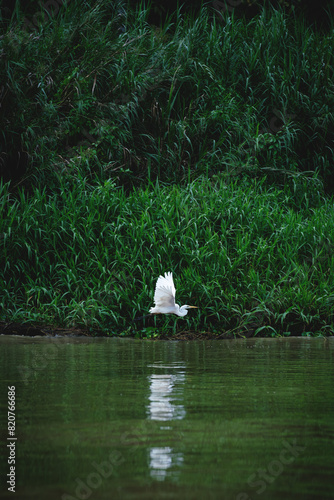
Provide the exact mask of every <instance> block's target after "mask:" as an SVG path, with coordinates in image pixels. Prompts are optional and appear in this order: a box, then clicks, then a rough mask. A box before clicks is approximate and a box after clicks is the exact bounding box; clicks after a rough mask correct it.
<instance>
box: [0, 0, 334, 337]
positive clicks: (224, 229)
mask: <svg viewBox="0 0 334 500" xmlns="http://www.w3.org/2000/svg"><path fill="white" fill-rule="evenodd" d="M17 5H18V4H17ZM80 6H81V7H80V8H79V3H78V2H76V1H74V0H73V1H72V2H69V3H68V4H67V5H66V7H65V5H60V4H59V8H58V10H57V9H56V10H55V11H53V12H45V10H44V17H43V16H37V17H36V16H31V17H29V18H28V17H27V15H26V14H24V13H23V12H22V11H20V9H19V8H17V10H16V12H15V16H13V18H12V21H11V22H10V23H9V24H3V25H2V26H3V27H4V32H3V36H2V37H1V39H0V44H1V46H0V47H1V48H0V50H1V52H0V54H1V65H0V78H1V82H2V87H1V107H2V114H1V117H0V128H1V142H2V153H1V157H0V168H1V173H2V175H3V178H4V180H5V181H8V180H9V179H12V181H11V182H8V183H5V184H3V185H2V186H1V191H0V209H1V218H0V236H1V248H0V260H1V262H3V263H4V265H3V266H1V269H0V275H1V276H0V320H2V321H6V322H11V321H20V322H23V321H30V322H39V323H52V324H55V325H79V326H86V327H88V328H90V329H91V331H97V330H100V331H101V330H102V331H104V332H110V333H120V332H123V333H125V334H133V333H134V332H135V331H138V330H139V331H140V330H141V331H142V334H144V335H145V334H146V335H148V334H149V332H152V330H150V329H147V328H146V329H145V327H144V326H143V325H142V323H140V322H138V323H137V322H136V323H131V321H132V320H133V319H134V317H135V316H136V315H140V314H141V313H145V312H147V311H148V309H149V307H150V306H151V305H152V299H153V291H154V285H155V280H156V278H157V277H158V275H159V274H161V273H163V272H165V271H173V272H174V275H175V284H176V288H177V299H178V302H179V303H190V304H194V305H198V306H200V309H199V310H198V312H196V313H192V314H191V313H190V314H189V315H188V316H187V317H186V318H185V319H184V320H178V321H179V322H178V323H177V322H176V320H175V318H170V317H167V318H165V317H160V318H156V319H155V320H154V323H155V324H156V325H157V326H158V327H159V328H162V329H163V330H166V329H167V330H168V329H172V330H173V329H174V330H175V328H176V325H179V326H178V328H185V329H192V330H194V329H197V330H204V331H211V332H212V331H213V332H218V331H222V330H227V329H228V330H231V331H232V332H234V333H235V334H241V335H243V334H245V333H246V332H247V333H249V332H252V333H253V334H263V333H266V334H269V335H275V334H277V333H279V334H286V335H287V334H290V333H299V334H307V333H310V332H313V333H315V332H321V333H324V334H331V333H333V314H334V310H333V305H334V279H333V278H334V276H333V271H334V257H333V252H332V248H333V244H334V230H333V224H332V221H333V215H334V214H333V200H332V198H331V197H330V196H329V194H330V193H331V191H332V189H333V187H334V184H333V182H332V179H333V139H334V127H333V125H334V123H333V122H334V119H333V118H334V114H333V109H334V107H333V104H334V102H333V101H334V97H333V96H334V92H333V90H334V83H333V81H334V80H333V67H334V64H333V63H334V61H333V50H332V48H333V41H334V30H333V29H330V30H327V31H325V32H322V31H317V30H314V29H313V28H311V27H308V26H307V25H306V24H305V23H304V21H303V19H299V18H298V17H297V16H294V15H293V13H291V12H290V13H289V14H287V13H286V12H284V11H282V10H274V9H271V8H270V9H265V10H262V11H261V12H260V13H259V14H257V15H256V16H255V17H253V18H252V19H246V18H244V17H242V16H240V17H238V16H237V15H235V13H234V12H233V11H232V12H230V11H229V10H225V11H222V10H221V11H219V12H217V9H216V10H214V9H212V8H209V7H210V6H209V7H206V8H202V9H201V10H200V12H199V14H198V15H197V16H196V18H191V17H182V16H178V17H177V21H175V22H173V23H172V22H171V21H168V19H167V21H166V23H165V24H164V25H163V26H160V27H159V28H158V27H156V26H153V25H150V24H149V23H148V22H147V19H148V16H149V11H148V10H147V9H144V8H143V7H140V8H138V9H137V10H136V11H134V10H130V9H129V8H125V4H124V3H123V2H114V3H111V2H105V1H99V2H94V7H93V8H92V7H91V6H90V7H89V5H88V3H87V2H84V3H82V4H81V3H80ZM26 164H27V165H28V167H27V169H26V168H25V167H26ZM23 171H25V172H24V175H23V177H22V172H23ZM326 190H327V196H326V195H325V192H326ZM180 325H182V326H180ZM156 331H157V330H156V329H155V328H154V329H153V332H156Z"/></svg>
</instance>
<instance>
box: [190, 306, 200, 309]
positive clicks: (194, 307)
mask: <svg viewBox="0 0 334 500" xmlns="http://www.w3.org/2000/svg"><path fill="white" fill-rule="evenodd" d="M188 309H198V307H197V306H188Z"/></svg>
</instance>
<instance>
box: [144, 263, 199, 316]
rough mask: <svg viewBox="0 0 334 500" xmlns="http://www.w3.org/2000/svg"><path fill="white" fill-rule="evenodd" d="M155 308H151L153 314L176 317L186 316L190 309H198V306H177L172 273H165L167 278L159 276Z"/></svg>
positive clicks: (156, 286)
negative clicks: (174, 315)
mask: <svg viewBox="0 0 334 500" xmlns="http://www.w3.org/2000/svg"><path fill="white" fill-rule="evenodd" d="M154 304H155V305H154V307H151V309H150V313H151V314H176V316H185V315H186V314H188V309H198V307H197V306H188V305H187V304H186V305H184V306H181V307H180V306H179V304H175V286H174V281H173V274H172V273H165V276H159V278H158V280H157V284H156V285H155V293H154Z"/></svg>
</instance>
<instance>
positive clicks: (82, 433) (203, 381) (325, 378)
mask: <svg viewBox="0 0 334 500" xmlns="http://www.w3.org/2000/svg"><path fill="white" fill-rule="evenodd" d="M0 349H1V350H0V353H1V354H0V361H1V364H0V378H1V408H0V413H1V415H0V421H1V429H2V430H3V432H2V438H3V439H2V440H1V457H2V458H1V493H0V498H4V499H7V498H19V499H37V500H39V499H41V500H44V499H48V500H54V499H59V500H75V499H80V500H87V499H91V500H100V499H101V500H107V499H108V500H110V499H119V500H130V499H131V500H132V499H133V500H138V499H139V500H141V499H143V500H151V499H152V500H153V499H154V500H156V499H176V500H181V499H182V500H188V499H194V500H195V499H204V500H210V499H214V500H216V499H222V500H225V499H227V500H229V499H233V500H250V499H253V500H254V499H257V500H266V499H269V500H276V499H277V500H281V499H284V500H289V499H291V500H292V499H294V500H299V499H303V500H304V499H306V500H311V499H317V500H318V499H327V498H334V493H333V486H332V485H333V479H332V478H333V459H334V439H333V438H334V390H333V382H334V364H333V355H334V339H314V338H313V339H309V338H291V339H248V340H231V341H229V340H224V341H192V342H184V341H183V342H181V341H180V342H162V341H157V342H154V341H139V340H126V339H113V338H110V339H108V338H107V339H106V338H97V339H90V338H88V339H87V338H22V337H4V336H2V337H0ZM8 386H10V387H12V386H15V398H16V401H15V419H16V421H15V432H16V433H15V437H16V438H17V439H16V440H15V483H16V485H15V491H16V493H15V494H13V493H12V492H10V491H8V484H6V480H7V478H6V474H7V473H8V472H9V464H8V463H7V462H8V454H9V448H8V447H7V443H8V442H10V441H9V440H8V439H7V438H8V431H7V391H8Z"/></svg>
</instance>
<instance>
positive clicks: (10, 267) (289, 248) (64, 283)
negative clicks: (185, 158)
mask: <svg viewBox="0 0 334 500" xmlns="http://www.w3.org/2000/svg"><path fill="white" fill-rule="evenodd" d="M30 196H31V195H30ZM0 203H1V207H2V211H3V213H4V217H3V218H2V220H1V227H0V233H1V234H2V245H1V256H0V258H1V261H2V262H5V263H6V264H5V266H4V269H2V270H1V279H0V296H1V304H0V319H1V320H3V321H14V320H16V321H34V322H39V323H52V324H56V325H67V326H86V327H88V328H90V329H91V330H92V331H96V330H102V331H104V332H108V333H110V334H114V333H120V332H128V333H129V334H132V333H135V331H136V329H138V328H139V330H140V328H141V326H138V324H137V323H136V324H134V323H131V322H132V320H133V319H134V318H135V316H138V315H141V314H145V313H146V312H147V311H148V309H149V307H150V306H151V305H152V304H153V293H154V287H155V281H156V278H157V277H158V276H159V274H161V273H163V272H164V271H173V272H174V277H175V284H176V288H177V300H178V302H179V303H190V304H193V305H198V306H199V310H198V312H196V313H194V314H189V315H188V316H187V317H186V318H185V319H184V320H178V321H179V323H178V325H179V327H180V325H181V327H183V328H185V329H192V330H195V329H196V330H205V331H225V330H229V329H233V330H234V331H235V332H238V333H239V334H244V333H245V332H249V331H252V332H253V333H255V334H257V333H260V332H261V331H262V330H261V329H262V328H266V332H269V334H271V333H273V332H275V333H280V334H283V333H286V334H288V333H307V332H312V331H313V332H319V331H320V332H323V333H333V305H334V279H333V278H334V276H333V272H334V255H333V251H332V248H333V243H334V230H333V223H332V221H333V216H334V209H333V204H332V203H330V202H329V201H327V200H325V199H323V198H322V196H321V194H320V193H317V191H316V190H314V192H313V196H312V201H310V200H309V199H308V197H307V196H304V197H301V198H299V199H298V197H296V198H294V197H293V196H292V193H291V192H290V191H289V190H288V189H285V190H277V189H274V188H267V187H265V182H264V181H260V182H259V181H253V182H247V183H243V182H241V183H238V182H231V183H225V182H223V181H221V180H219V179H218V180H216V181H215V182H212V183H210V182H209V183H208V182H207V181H206V180H205V179H203V180H197V181H194V182H191V183H189V184H188V185H187V186H185V187H183V188H179V187H176V186H174V187H173V188H171V187H162V186H161V185H160V184H156V186H154V187H153V186H151V187H150V188H146V189H138V190H135V191H134V192H133V193H132V194H130V195H127V196H126V195H125V193H124V190H123V188H117V187H116V185H115V183H113V182H111V181H110V180H108V181H106V182H105V183H101V184H99V185H97V186H95V187H91V186H90V185H89V184H88V183H87V182H86V180H85V179H78V180H77V182H76V183H73V184H72V185H64V186H63V189H62V191H61V193H60V194H57V195H49V194H47V193H46V190H45V189H44V190H41V189H35V190H34V192H33V196H32V197H31V198H30V200H28V196H27V195H26V194H25V193H24V191H22V192H21V198H20V199H19V200H17V199H14V198H12V197H11V196H10V195H9V193H8V188H7V186H3V187H2V190H1V196H0ZM156 324H157V327H159V328H160V329H162V330H161V331H166V329H167V330H170V329H175V325H176V323H175V317H173V318H166V317H160V318H158V319H157V320H156ZM134 325H137V326H134ZM139 325H140V323H139Z"/></svg>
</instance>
